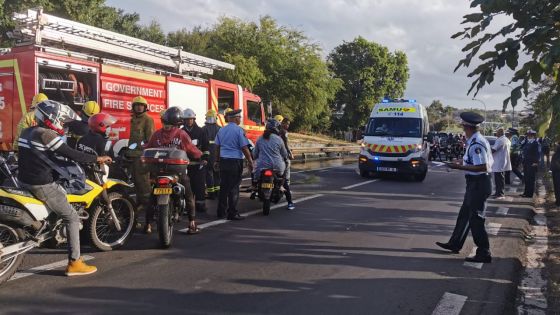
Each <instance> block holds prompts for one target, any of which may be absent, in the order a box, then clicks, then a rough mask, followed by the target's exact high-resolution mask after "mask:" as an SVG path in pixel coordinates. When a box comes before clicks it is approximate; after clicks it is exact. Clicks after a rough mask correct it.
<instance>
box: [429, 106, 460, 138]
mask: <svg viewBox="0 0 560 315" xmlns="http://www.w3.org/2000/svg"><path fill="white" fill-rule="evenodd" d="M426 111H427V112H428V120H429V122H430V129H431V130H433V131H442V130H446V129H455V127H456V123H455V120H454V116H455V112H456V111H457V109H456V108H454V107H452V106H444V105H443V103H442V102H441V101H440V100H434V101H432V103H431V104H430V106H428V107H427V108H426Z"/></svg>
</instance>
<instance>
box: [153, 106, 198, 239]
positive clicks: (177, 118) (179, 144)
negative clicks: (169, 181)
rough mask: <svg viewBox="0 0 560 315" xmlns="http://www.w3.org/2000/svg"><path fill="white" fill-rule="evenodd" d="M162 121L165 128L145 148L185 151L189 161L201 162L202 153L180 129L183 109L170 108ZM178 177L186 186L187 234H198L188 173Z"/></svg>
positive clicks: (156, 133)
mask: <svg viewBox="0 0 560 315" xmlns="http://www.w3.org/2000/svg"><path fill="white" fill-rule="evenodd" d="M161 121H162V123H163V128H162V129H160V130H158V131H156V132H155V133H154V134H153V135H152V137H151V138H150V141H148V144H147V145H146V147H145V148H146V149H148V148H177V149H180V150H183V151H185V152H186V153H187V155H188V157H189V159H192V160H199V159H200V157H201V156H202V152H200V150H198V148H197V147H196V146H195V145H194V144H193V143H192V141H191V138H190V137H189V135H188V134H187V133H186V132H185V131H184V130H182V129H181V128H179V127H180V126H181V124H183V112H182V111H181V109H179V108H178V107H169V108H168V109H167V110H166V111H165V112H164V113H163V115H162V116H161ZM177 175H179V182H180V183H181V185H183V186H185V203H186V208H187V213H188V216H189V225H188V226H187V234H196V233H198V232H200V230H199V229H198V227H197V226H196V221H195V215H196V208H195V205H194V196H193V193H192V190H191V183H190V180H189V176H188V175H187V174H186V173H185V174H177ZM146 219H148V218H146ZM146 225H148V227H149V228H150V229H151V222H146Z"/></svg>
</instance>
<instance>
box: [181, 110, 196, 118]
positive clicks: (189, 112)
mask: <svg viewBox="0 0 560 315" xmlns="http://www.w3.org/2000/svg"><path fill="white" fill-rule="evenodd" d="M190 118H194V119H196V113H195V112H194V110H192V109H190V108H187V109H185V111H184V112H183V119H190Z"/></svg>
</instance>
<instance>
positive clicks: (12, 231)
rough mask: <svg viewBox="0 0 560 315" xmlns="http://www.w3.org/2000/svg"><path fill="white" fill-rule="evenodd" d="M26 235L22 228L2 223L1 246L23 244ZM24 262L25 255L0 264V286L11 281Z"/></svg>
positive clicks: (0, 225) (0, 228) (0, 230)
mask: <svg viewBox="0 0 560 315" xmlns="http://www.w3.org/2000/svg"><path fill="white" fill-rule="evenodd" d="M24 237H25V234H24V232H23V230H22V229H21V228H14V227H11V226H9V225H7V224H4V223H0V244H1V245H2V246H3V247H5V246H9V245H13V244H16V243H19V242H22V241H23V239H24ZM22 261H23V255H17V256H16V257H13V258H10V259H8V260H7V261H6V262H0V284H2V283H4V282H6V281H8V280H10V278H12V276H13V275H14V274H15V273H16V271H17V269H18V268H19V266H20V265H21V263H22Z"/></svg>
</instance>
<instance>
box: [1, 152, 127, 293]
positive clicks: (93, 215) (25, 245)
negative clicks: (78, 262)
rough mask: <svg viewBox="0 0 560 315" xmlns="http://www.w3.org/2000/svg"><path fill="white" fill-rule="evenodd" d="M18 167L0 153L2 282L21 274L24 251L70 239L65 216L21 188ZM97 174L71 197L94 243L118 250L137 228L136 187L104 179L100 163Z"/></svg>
mask: <svg viewBox="0 0 560 315" xmlns="http://www.w3.org/2000/svg"><path fill="white" fill-rule="evenodd" d="M76 166H78V165H76ZM78 167H79V166H78ZM12 171H13V168H11V167H10V166H9V165H8V163H7V162H6V160H5V159H4V158H3V157H0V175H1V176H0V284H2V283H4V282H6V281H8V280H9V279H10V278H11V277H12V275H13V274H14V273H15V272H16V270H17V269H18V267H19V266H20V265H21V263H22V260H23V254H25V253H26V252H28V251H30V250H32V249H33V248H35V247H39V246H41V245H47V244H48V245H50V246H57V245H59V244H61V243H64V242H66V236H67V233H66V227H65V225H64V224H63V222H62V219H60V218H59V217H58V216H57V215H56V214H55V213H54V212H52V211H51V210H50V209H48V208H47V207H46V206H45V205H44V204H43V203H42V202H41V201H39V200H37V199H36V198H35V197H33V195H32V194H31V193H30V192H29V191H27V190H25V189H23V188H21V187H20V185H19V184H18V182H17V180H16V179H15V176H14V175H13V173H12ZM82 171H83V169H82ZM92 173H93V177H92V179H93V180H86V185H85V189H83V190H82V191H79V192H75V193H72V194H68V195H67V199H68V202H69V203H70V205H72V207H73V208H74V209H75V210H76V212H77V213H78V216H79V218H80V221H81V224H80V228H81V229H83V228H84V227H85V231H86V232H87V234H88V236H89V239H90V241H91V244H92V245H93V246H94V247H95V248H96V249H98V250H101V251H110V250H114V249H117V248H119V247H121V246H123V245H124V244H125V243H126V242H127V241H128V239H129V238H130V237H131V236H132V233H133V231H134V226H135V213H134V206H133V202H132V200H131V199H130V198H129V197H128V195H129V194H128V191H129V188H130V185H128V184H127V183H125V182H123V181H120V180H115V179H104V178H103V176H102V174H103V173H104V171H103V170H102V169H101V168H100V167H99V165H97V164H95V166H93V168H92ZM10 182H11V184H10Z"/></svg>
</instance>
